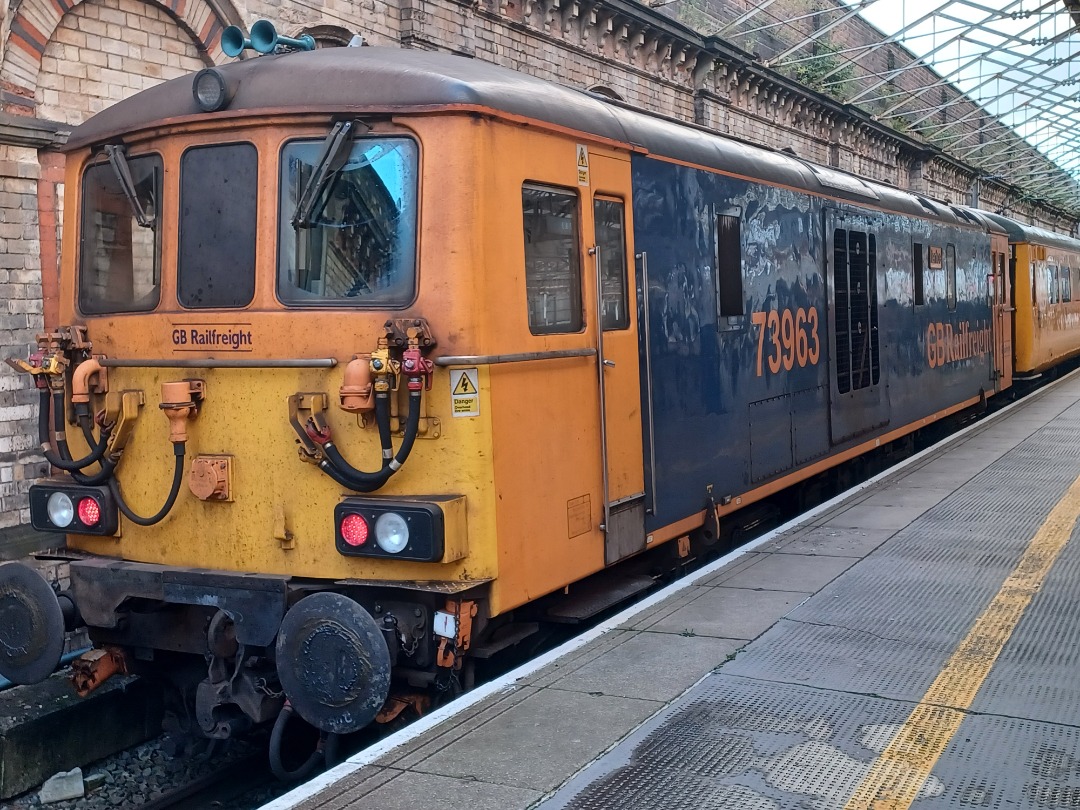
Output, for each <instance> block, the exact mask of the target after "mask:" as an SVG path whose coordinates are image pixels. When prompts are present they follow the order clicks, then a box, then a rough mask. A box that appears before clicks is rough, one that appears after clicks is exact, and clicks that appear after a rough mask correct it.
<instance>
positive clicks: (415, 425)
mask: <svg viewBox="0 0 1080 810" xmlns="http://www.w3.org/2000/svg"><path fill="white" fill-rule="evenodd" d="M380 396H381V397H382V400H385V401H382V400H380ZM420 397H421V391H420V390H410V391H409V415H408V417H407V418H406V420H405V436H404V438H403V439H402V440H401V446H400V447H399V448H398V451H397V453H396V454H395V455H394V457H393V458H392V459H391V458H390V453H391V452H392V449H393V448H392V445H390V446H388V445H389V439H390V408H389V402H388V399H389V397H388V396H387V395H386V394H384V393H383V394H376V395H375V418H376V420H377V422H378V426H379V436H380V437H381V438H383V441H385V442H386V444H384V446H383V467H382V469H381V470H379V471H378V472H376V473H370V472H364V471H363V470H358V469H356V468H355V467H353V466H352V465H351V464H349V462H348V461H346V459H345V457H344V456H342V455H341V451H340V450H338V449H337V447H336V446H335V445H334V443H333V442H332V441H328V442H326V443H325V444H324V445H323V453H324V458H323V460H322V461H321V462H320V463H319V467H320V469H322V471H323V472H325V473H326V474H327V475H329V476H330V477H331V478H333V479H334V480H335V481H336V482H337V483H339V484H341V485H342V486H343V487H347V488H348V489H351V490H353V491H355V492H374V491H375V490H377V489H379V488H380V487H381V486H383V485H384V484H385V483H386V482H387V481H389V480H390V476H392V475H393V474H394V473H396V472H397V471H398V470H399V469H401V467H402V465H404V464H405V461H406V459H408V457H409V454H410V453H411V452H412V448H413V444H414V443H415V442H416V435H417V433H419V429H420Z"/></svg>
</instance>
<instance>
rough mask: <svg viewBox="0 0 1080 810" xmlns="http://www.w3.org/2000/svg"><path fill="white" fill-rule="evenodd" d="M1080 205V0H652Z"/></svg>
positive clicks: (1033, 194)
mask: <svg viewBox="0 0 1080 810" xmlns="http://www.w3.org/2000/svg"><path fill="white" fill-rule="evenodd" d="M650 5H652V6H653V7H662V8H663V10H664V12H665V13H667V14H669V15H670V16H673V17H675V18H677V19H679V20H680V21H681V22H683V23H684V24H687V25H690V26H691V27H693V28H695V29H696V30H698V31H699V32H701V33H703V34H708V35H714V36H717V37H718V38H720V39H723V40H725V41H728V42H730V43H732V44H734V45H736V46H738V47H740V48H743V49H745V50H748V51H751V52H752V53H754V55H755V56H756V57H757V58H758V59H759V60H760V61H761V62H762V63H763V64H764V65H765V66H767V67H770V68H773V69H774V70H777V71H779V72H781V73H785V74H787V75H788V76H790V77H791V78H793V79H795V80H797V81H801V82H802V83H803V84H805V85H807V86H808V87H810V88H811V89H814V90H817V91H819V92H822V93H826V94H828V95H831V96H833V97H834V98H836V99H837V100H839V101H842V102H845V103H848V104H852V105H854V106H856V107H858V108H860V109H861V110H863V111H864V112H865V113H867V114H869V115H870V116H872V117H873V118H874V119H875V120H877V121H879V122H880V123H882V124H884V125H886V126H889V127H892V128H893V129H896V130H898V131H900V132H902V133H904V134H906V135H908V136H910V137H913V138H915V139H916V140H920V141H923V142H925V143H927V144H930V145H932V146H935V147H938V148H940V149H941V150H942V151H944V152H945V153H946V154H947V155H949V156H951V157H953V158H955V159H956V160H957V161H959V162H961V163H963V164H965V165H967V166H970V167H972V168H974V169H976V170H977V171H978V172H979V173H980V177H981V178H982V179H984V180H987V181H995V180H998V181H1001V182H1003V183H1006V184H1008V185H1010V186H1012V187H1013V188H1015V189H1018V190H1019V191H1020V192H1021V193H1022V195H1023V196H1025V197H1029V198H1031V199H1032V200H1034V201H1039V202H1044V203H1049V204H1052V205H1055V206H1057V207H1059V208H1061V209H1063V210H1064V211H1067V212H1069V213H1071V214H1073V215H1074V216H1077V217H1078V218H1080V34H1078V30H1077V28H1078V26H1080V0H985V2H976V0H652V2H651V3H650Z"/></svg>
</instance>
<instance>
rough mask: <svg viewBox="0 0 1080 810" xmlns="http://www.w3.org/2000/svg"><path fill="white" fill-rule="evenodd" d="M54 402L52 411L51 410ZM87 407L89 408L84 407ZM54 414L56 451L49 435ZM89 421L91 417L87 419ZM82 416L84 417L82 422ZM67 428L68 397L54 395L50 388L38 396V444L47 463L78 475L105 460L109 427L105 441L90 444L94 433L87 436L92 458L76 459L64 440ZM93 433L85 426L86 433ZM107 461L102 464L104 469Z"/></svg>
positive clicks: (103, 433)
mask: <svg viewBox="0 0 1080 810" xmlns="http://www.w3.org/2000/svg"><path fill="white" fill-rule="evenodd" d="M50 400H51V403H52V404H51V408H50ZM83 407H84V408H85V406H83ZM50 410H51V411H52V416H53V429H54V431H55V432H56V450H57V451H58V452H54V451H53V449H52V441H51V440H50V436H49V412H50ZM87 419H88V416H87ZM81 420H82V415H80V421H81ZM65 430H66V427H65V425H64V394H63V392H62V391H56V392H51V393H50V391H49V389H48V388H42V389H41V393H40V395H39V397H38V442H39V443H40V446H41V452H42V454H43V455H44V456H45V458H46V460H47V461H48V462H49V463H50V464H52V465H53V466H54V467H57V468H58V469H61V470H64V471H65V472H72V473H74V472H77V471H79V470H81V469H83V468H84V467H88V466H90V465H91V464H93V463H94V462H96V461H101V459H102V457H103V456H104V455H105V450H106V448H107V446H108V438H109V436H108V433H107V432H106V430H105V428H102V433H101V439H100V440H94V441H90V439H91V438H92V436H93V433H92V432H90V434H89V435H88V436H87V442H88V443H89V444H90V453H89V455H86V456H84V457H83V458H80V459H73V458H72V457H71V451H70V450H68V446H67V440H66V439H63V438H61V437H62V436H63V435H64V432H65ZM88 431H89V427H88V426H87V425H85V424H84V425H83V432H84V434H86V433H87V432H88ZM105 463H107V462H102V464H103V466H104V464H105Z"/></svg>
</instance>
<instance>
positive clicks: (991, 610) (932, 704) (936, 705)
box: [844, 478, 1080, 810]
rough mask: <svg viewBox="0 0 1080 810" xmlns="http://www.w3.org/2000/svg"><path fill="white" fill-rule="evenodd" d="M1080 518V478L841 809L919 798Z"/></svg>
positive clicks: (888, 808)
mask: <svg viewBox="0 0 1080 810" xmlns="http://www.w3.org/2000/svg"><path fill="white" fill-rule="evenodd" d="M1077 517H1080V478H1077V479H1076V480H1075V481H1073V483H1072V486H1070V487H1069V491H1068V492H1066V493H1065V496H1064V497H1063V498H1062V499H1061V500H1060V501H1058V503H1057V505H1056V506H1055V507H1054V508H1053V510H1052V511H1051V512H1050V515H1049V517H1047V518H1046V521H1045V522H1044V523H1043V525H1042V526H1041V527H1039V531H1037V532H1036V533H1035V536H1034V537H1033V538H1032V539H1031V542H1030V543H1029V544H1028V547H1027V549H1026V550H1025V551H1024V556H1023V557H1021V558H1020V562H1019V563H1018V564H1017V566H1016V568H1014V569H1013V571H1012V573H1011V574H1009V577H1008V578H1007V579H1006V580H1005V582H1004V584H1003V585H1002V586H1001V590H1000V591H998V593H997V595H996V596H995V597H994V598H993V600H992V601H991V602H990V604H989V605H988V606H987V608H986V610H984V611H983V612H982V615H980V616H979V618H978V619H976V620H975V624H974V625H973V626H972V628H971V631H970V632H969V633H968V635H967V637H966V638H964V640H963V641H962V642H960V646H959V647H957V649H956V652H954V653H953V655H952V657H951V658H949V660H948V661H947V662H946V663H945V666H944V667H942V670H941V672H940V673H939V674H938V676H937V678H936V679H935V680H934V683H933V684H931V686H930V688H929V689H928V690H927V692H926V694H925V695H923V697H922V699H921V700H920V701H919V705H918V706H916V707H915V710H914V711H913V712H912V713H911V715H910V716H909V717H908V719H907V720H906V721H905V722H904V724H903V725H902V726H901V727H900V730H899V731H897V733H896V735H895V736H894V737H893V738H892V741H891V742H890V743H889V745H888V746H887V747H886V748H885V750H884V751H883V752H882V753H881V756H879V757H878V758H877V759H876V760H875V761H874V763H873V765H872V766H871V768H870V771H869V773H867V775H866V777H865V778H864V779H863V781H862V783H861V784H859V786H858V787H857V788H856V789H855V792H854V793H853V794H852V795H851V798H850V799H849V800H848V802H847V804H846V805H844V810H904V808H907V807H910V806H911V804H912V802H914V801H915V799H916V798H917V797H918V794H919V790H920V789H921V788H922V786H923V785H924V784H925V783H926V780H927V778H928V777H929V776H930V772H931V771H932V770H933V768H934V765H935V764H936V763H937V761H938V758H939V757H940V756H941V754H942V753H943V752H944V751H945V747H946V746H947V745H948V744H949V741H950V740H951V739H952V738H953V735H954V734H956V731H957V729H958V728H960V723H961V722H962V721H963V719H964V715H965V711H966V709H967V708H968V707H969V706H970V705H971V703H972V701H973V700H974V699H975V695H976V694H977V693H978V691H979V688H980V687H981V686H982V684H983V681H985V680H986V677H987V675H989V674H990V669H991V667H993V665H994V661H996V660H997V657H998V655H999V654H1000V653H1001V650H1002V648H1003V647H1004V646H1005V642H1007V641H1008V640H1009V637H1010V636H1011V635H1012V633H1013V630H1015V629H1016V625H1017V624H1018V623H1019V621H1020V617H1021V616H1022V615H1023V613H1024V610H1025V609H1026V608H1027V606H1028V604H1029V603H1030V602H1031V599H1032V597H1033V596H1034V595H1035V593H1036V591H1038V590H1039V587H1040V585H1042V582H1043V580H1044V579H1045V578H1046V575H1047V574H1048V573H1049V572H1050V567H1051V566H1052V565H1053V564H1054V561H1055V560H1056V559H1057V557H1058V555H1059V554H1060V553H1061V550H1062V549H1063V548H1065V544H1066V543H1067V542H1068V540H1069V536H1070V535H1071V534H1072V530H1073V526H1074V525H1075V524H1076V520H1077Z"/></svg>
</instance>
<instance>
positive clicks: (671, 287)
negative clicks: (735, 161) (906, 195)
mask: <svg viewBox="0 0 1080 810" xmlns="http://www.w3.org/2000/svg"><path fill="white" fill-rule="evenodd" d="M632 169H633V189H634V245H635V250H636V251H637V252H638V254H639V256H640V257H641V260H640V263H639V272H638V290H637V296H638V314H639V322H640V323H642V324H645V323H646V320H647V323H648V329H647V334H646V330H645V329H642V330H641V332H640V350H641V361H642V369H643V374H642V379H643V385H642V413H643V414H646V415H647V414H649V413H650V412H651V414H652V420H651V421H652V435H650V426H649V424H648V422H649V420H648V419H646V420H645V424H644V427H643V430H644V446H645V454H644V455H645V458H644V465H645V471H646V475H645V479H646V482H647V484H646V485H647V487H648V488H649V490H650V491H649V493H648V496H649V497H648V502H649V504H650V506H652V514H651V516H650V517H649V519H648V523H647V529H648V530H652V529H654V528H657V527H660V526H663V525H666V524H669V523H672V522H675V521H677V520H680V519H682V518H685V517H687V516H689V515H692V514H696V513H698V512H699V511H700V510H701V509H702V508H703V507H704V505H705V503H706V500H707V498H708V497H709V496H710V495H711V496H712V497H713V498H715V499H716V501H717V502H723V501H724V499H726V498H727V497H731V498H732V499H736V498H740V497H741V496H743V495H744V494H746V493H749V492H752V491H753V490H755V489H757V488H759V487H763V486H766V485H768V483H769V482H770V481H774V480H776V479H778V478H781V477H783V476H785V475H787V474H789V473H793V472H796V471H798V470H800V469H804V468H806V467H808V466H810V465H813V464H815V463H817V462H820V461H822V460H825V459H827V458H828V457H830V456H833V455H836V454H839V453H843V452H844V451H845V450H847V449H850V448H852V447H854V446H856V445H860V444H862V443H864V442H866V441H868V440H872V439H874V438H876V437H880V436H883V435H885V434H888V433H891V432H893V431H897V430H902V429H905V428H907V426H910V425H913V424H914V423H917V422H918V421H919V420H921V419H923V418H925V417H928V416H931V415H933V414H937V413H939V412H941V411H943V410H946V409H950V408H955V407H956V406H957V405H959V404H961V403H967V402H971V401H972V400H974V399H976V398H978V397H980V396H981V395H983V394H984V392H985V391H986V390H992V389H993V383H992V380H993V374H994V368H993V360H992V351H991V348H992V340H991V335H990V324H991V308H990V301H989V298H988V290H987V275H988V274H989V273H990V238H989V235H988V233H986V232H985V231H984V230H981V229H979V228H978V227H975V226H972V227H963V226H958V225H956V224H953V223H950V222H947V221H935V219H934V218H933V217H932V216H931V215H930V212H928V216H927V218H925V219H922V218H918V217H912V216H910V215H907V214H896V213H890V212H887V211H882V210H878V209H873V208H869V207H860V206H856V205H853V204H852V203H850V202H844V201H834V200H830V199H829V198H825V197H819V196H816V195H810V194H806V193H803V192H800V191H797V190H792V189H787V188H782V187H777V186H771V185H767V184H763V183H757V182H753V181H751V180H746V179H741V178H735V177H729V176H725V175H722V174H718V173H715V172H711V171H706V170H703V169H697V168H694V167H690V166H686V165H680V164H676V163H672V162H667V161H662V160H657V159H655V158H650V157H643V156H635V157H634V159H633V167H632ZM732 218H734V219H732ZM735 220H737V230H738V235H737V241H735V239H733V237H732V234H731V228H732V227H736V224H735ZM725 229H726V233H724V234H721V233H720V232H721V231H725ZM732 249H737V250H738V252H739V256H738V257H737V258H736V260H735V262H734V264H733V265H732V259H731V257H730V251H731V250H732ZM725 250H726V251H727V252H728V254H729V255H728V256H727V258H726V259H725V256H724V252H725ZM915 252H919V253H920V255H921V256H922V257H924V259H923V265H924V266H923V267H922V272H921V276H922V284H921V286H922V289H921V290H917V289H916V281H915V275H916V272H915V270H914V269H913V268H914V267H915V265H913V254H914V253H915ZM725 264H726V265H727V266H728V268H729V270H728V275H727V276H726V277H725V274H724V273H725V271H724V269H723V266H724V265H725ZM732 266H733V267H734V268H736V269H735V271H734V272H735V273H737V275H738V285H739V288H740V292H739V296H738V299H737V300H736V301H733V300H732V296H731V293H730V289H728V290H725V289H724V285H725V283H727V284H728V285H730V283H731V281H732V275H731V273H732V271H731V270H730V268H731V267H732ZM953 278H954V279H955V280H953ZM646 285H647V293H646ZM646 295H647V300H646ZM733 311H734V312H735V314H732V312H733ZM654 461H655V470H654V469H653V468H652V464H653V462H654ZM653 482H655V483H653ZM710 486H711V489H709V487H710ZM653 487H655V490H654V489H653Z"/></svg>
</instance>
